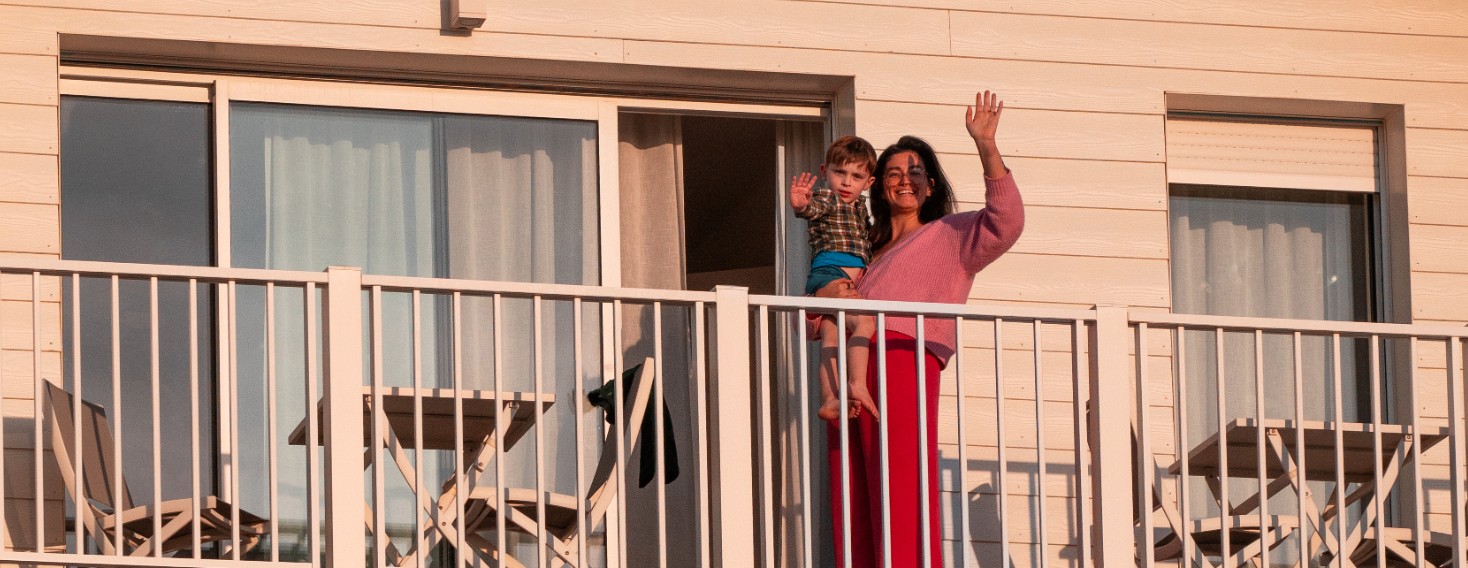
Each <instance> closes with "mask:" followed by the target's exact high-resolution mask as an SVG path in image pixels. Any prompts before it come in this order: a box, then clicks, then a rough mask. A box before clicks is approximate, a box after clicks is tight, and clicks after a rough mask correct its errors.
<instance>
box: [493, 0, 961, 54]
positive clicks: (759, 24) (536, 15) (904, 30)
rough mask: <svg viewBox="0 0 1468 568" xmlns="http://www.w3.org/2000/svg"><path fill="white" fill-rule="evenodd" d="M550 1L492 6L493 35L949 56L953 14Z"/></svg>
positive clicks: (795, 5)
mask: <svg viewBox="0 0 1468 568" xmlns="http://www.w3.org/2000/svg"><path fill="white" fill-rule="evenodd" d="M750 8H751V7H750V6H749V5H746V4H741V3H736V2H729V3H717V2H716V3H710V2H692V3H683V2H666V1H658V0H631V1H611V0H590V1H588V0H551V1H549V2H537V3H536V4H535V5H534V7H533V8H527V7H525V6H515V7H505V8H503V9H495V8H494V7H493V6H492V7H491V8H490V13H491V14H493V15H494V16H493V17H492V18H491V19H490V20H489V24H488V25H489V26H491V27H492V28H493V29H494V30H495V31H502V32H513V33H525V34H551V35H565V36H582V37H603V38H618V39H638V40H662V41H680V42H689V43H724V44H742V45H769V46H782V47H810V48H819V49H844V50H850V51H878V52H899V53H931V54H947V53H948V34H947V33H945V30H947V29H948V15H947V14H945V13H943V12H935V11H932V10H918V9H910V8H894V7H889V6H832V5H819V4H806V3H800V2H764V3H760V4H759V8H758V9H750Z"/></svg>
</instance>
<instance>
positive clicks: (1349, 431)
mask: <svg viewBox="0 0 1468 568" xmlns="http://www.w3.org/2000/svg"><path fill="white" fill-rule="evenodd" d="M1260 428H1263V429H1264V430H1265V433H1266V434H1268V431H1269V430H1277V431H1279V434H1280V436H1281V438H1282V441H1283V442H1284V445H1285V448H1286V449H1287V450H1288V451H1289V453H1290V455H1291V456H1294V457H1295V458H1296V459H1298V457H1299V455H1300V452H1299V448H1298V447H1297V446H1296V433H1297V430H1298V431H1300V433H1303V434H1304V438H1305V459H1304V462H1305V463H1304V465H1305V467H1304V470H1305V478H1306V479H1309V480H1316V481H1334V480H1335V479H1336V432H1337V430H1339V431H1340V433H1341V441H1342V447H1343V448H1344V452H1343V453H1344V457H1345V460H1344V461H1345V471H1344V477H1345V479H1346V481H1349V482H1364V481H1371V479H1372V478H1373V476H1374V474H1375V473H1374V472H1375V467H1374V466H1373V459H1375V460H1376V461H1377V462H1379V463H1381V464H1382V466H1383V468H1384V467H1385V466H1386V464H1387V462H1388V461H1389V460H1390V459H1391V455H1392V453H1393V452H1395V451H1396V449H1397V446H1398V445H1400V444H1401V443H1402V442H1403V441H1404V440H1406V439H1407V437H1408V436H1411V435H1412V433H1413V432H1412V427H1411V426H1407V425H1402V424H1381V425H1379V428H1378V427H1377V426H1376V425H1373V424H1371V423H1369V422H1332V421H1323V420H1306V421H1303V422H1298V421H1295V420H1284V419H1265V420H1258V419H1255V418H1238V419H1235V420H1233V421H1232V422H1229V423H1228V424H1227V425H1226V426H1225V428H1224V434H1225V435H1224V437H1223V438H1224V439H1225V440H1227V445H1226V447H1227V449H1228V458H1227V459H1228V476H1229V477H1233V478H1245V479H1249V478H1255V477H1258V475H1259V460H1258V457H1259V454H1258V449H1257V447H1256V444H1257V443H1258V434H1259V429H1260ZM1419 430H1420V435H1418V436H1416V440H1417V442H1418V444H1419V446H1418V447H1419V449H1420V450H1421V451H1426V450H1427V449H1428V448H1431V447H1432V446H1433V445H1434V444H1437V443H1438V442H1440V441H1442V440H1443V439H1445V438H1446V437H1447V434H1448V430H1447V428H1445V427H1440V426H1439V427H1424V428H1420V429H1419ZM1377 432H1380V434H1381V452H1380V453H1377V450H1376V445H1375V444H1376V434H1377ZM1218 440H1219V436H1218V434H1214V435H1212V436H1209V437H1208V439H1206V440H1203V441H1202V442H1201V443H1199V444H1198V445H1197V446H1196V447H1194V448H1193V450H1192V451H1190V452H1188V474H1189V475H1219V473H1220V469H1221V468H1219V466H1218V464H1219V460H1218V458H1219V456H1218V448H1219V445H1218ZM1265 443H1266V444H1268V441H1266V442H1265ZM1266 451H1267V450H1266ZM1373 456H1375V457H1374V458H1373ZM1273 461H1274V460H1272V459H1266V460H1265V462H1266V463H1267V464H1268V466H1269V467H1268V468H1267V470H1266V475H1267V476H1268V477H1271V478H1273V477H1278V476H1280V475H1283V474H1284V472H1283V471H1282V470H1281V469H1280V468H1279V467H1278V466H1277V465H1276V464H1274V463H1272V462H1273ZM1168 472H1169V473H1173V474H1179V473H1182V461H1181V460H1179V461H1178V462H1176V463H1174V464H1172V467H1169V468H1168Z"/></svg>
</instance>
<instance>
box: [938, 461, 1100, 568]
mask: <svg viewBox="0 0 1468 568" xmlns="http://www.w3.org/2000/svg"><path fill="white" fill-rule="evenodd" d="M1005 481H1008V480H1007V479H1006V480H1005ZM944 496H945V497H948V499H944V500H943V501H945V504H944V506H943V508H944V509H948V508H949V507H952V506H953V505H956V504H958V503H964V504H967V505H968V507H969V531H970V534H969V538H968V540H970V541H975V542H978V543H998V542H999V540H1000V532H999V527H1000V523H999V519H1000V517H999V499H998V496H997V495H992V494H988V493H978V494H972V493H971V494H966V495H954V494H945V495H944ZM1036 501H1038V499H1037V498H1035V497H1028V498H1027V497H1021V496H1010V497H1009V498H1008V499H1007V500H1006V501H1005V505H1006V506H1007V507H1008V512H1009V516H1008V518H1007V519H1005V520H1006V521H1007V522H1005V523H1004V528H1005V532H1006V533H1007V534H1005V535H1004V536H1005V537H1007V538H1008V540H1009V543H1010V544H1009V546H1010V551H1009V553H1010V554H1011V555H1012V556H1014V560H1015V562H1014V566H1015V568H1018V567H1019V566H1022V565H1024V563H1022V562H1021V560H1020V557H1023V556H1027V555H1029V553H1028V552H1026V549H1027V548H1031V547H1030V545H1031V544H1033V543H1038V542H1039V541H1040V535H1039V534H1038V533H1036V531H1035V528H1036V526H1037V525H1038V524H1039V522H1040V520H1039V518H1038V517H1039V516H1038V514H1037V513H1038V511H1037V510H1036ZM959 514H960V513H959V512H957V511H945V512H944V514H942V515H939V517H940V518H942V519H944V520H942V522H943V524H944V533H945V534H950V535H952V534H956V533H957V531H956V530H955V529H957V528H959V525H958V523H959V517H958V515H959ZM1045 515H1046V518H1045V520H1046V521H1048V522H1047V524H1048V525H1049V526H1047V527H1045V537H1046V538H1047V539H1048V540H1049V543H1050V544H1051V545H1057V544H1067V543H1071V542H1079V540H1080V535H1079V534H1078V533H1077V531H1078V530H1079V528H1078V527H1077V526H1073V525H1079V524H1080V523H1079V522H1078V521H1077V520H1076V519H1078V518H1080V515H1079V513H1078V512H1077V511H1076V500H1075V499H1072V498H1069V497H1065V496H1046V505H1045ZM996 546H997V544H996ZM995 552H998V551H997V550H996V551H995ZM992 560H994V562H993V563H992V564H991V563H990V562H989V561H988V560H985V561H983V563H982V564H981V565H982V566H1007V565H1006V564H1003V563H1001V562H998V561H997V560H998V559H997V558H994V559H992ZM1062 565H1063V564H1062ZM1046 566H1049V564H1046Z"/></svg>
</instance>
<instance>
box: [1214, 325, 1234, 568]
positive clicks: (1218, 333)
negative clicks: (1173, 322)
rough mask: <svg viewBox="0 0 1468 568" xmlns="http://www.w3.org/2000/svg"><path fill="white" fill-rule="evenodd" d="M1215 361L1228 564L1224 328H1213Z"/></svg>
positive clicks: (1221, 522)
mask: <svg viewBox="0 0 1468 568" xmlns="http://www.w3.org/2000/svg"><path fill="white" fill-rule="evenodd" d="M1213 345H1214V351H1213V362H1214V365H1215V367H1214V368H1215V369H1216V370H1215V375H1214V381H1213V385H1214V389H1215V391H1216V393H1215V396H1216V397H1217V398H1218V466H1219V467H1218V472H1219V473H1218V526H1219V528H1220V531H1219V533H1220V536H1222V539H1223V552H1222V553H1220V554H1219V560H1220V564H1224V565H1227V564H1228V560H1229V558H1230V557H1231V555H1232V554H1233V547H1232V546H1231V545H1232V544H1233V543H1232V542H1231V540H1232V539H1231V538H1229V537H1230V535H1229V533H1230V532H1231V531H1229V530H1228V513H1229V511H1228V510H1229V493H1228V411H1227V409H1228V397H1227V396H1226V394H1225V392H1224V385H1225V383H1227V382H1228V381H1227V378H1228V375H1227V374H1225V373H1224V366H1223V355H1224V346H1223V328H1221V327H1220V328H1215V329H1214V330H1213Z"/></svg>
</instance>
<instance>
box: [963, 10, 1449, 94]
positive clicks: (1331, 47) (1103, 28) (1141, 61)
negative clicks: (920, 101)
mask: <svg viewBox="0 0 1468 568" xmlns="http://www.w3.org/2000/svg"><path fill="white" fill-rule="evenodd" d="M952 18H953V28H952V29H953V53H954V55H963V56H972V57H990V58H1003V59H1025V60H1039V61H1070V62H1086V63H1097V64H1104V65H1123V66H1137V67H1170V68H1184V69H1217V70H1227V71H1250V72H1264V73H1278V74H1288V75H1296V74H1298V75H1325V76H1338V77H1364V78H1378V79H1398V80H1409V81H1411V80H1425V79H1432V80H1439V81H1450V82H1459V83H1461V82H1468V67H1464V66H1463V65H1462V54H1463V53H1468V37H1428V36H1392V35H1385V34H1371V33H1351V32H1334V31H1317V30H1289V31H1281V30H1277V29H1264V28H1246V27H1237V26H1210V25H1201V24H1188V23H1172V22H1139V21H1133V20H1102V19H1090V18H1064V17H1053V16H1029V15H1014V14H993V13H983V14H979V13H970V12H952ZM1220 54H1227V56H1220Z"/></svg>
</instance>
